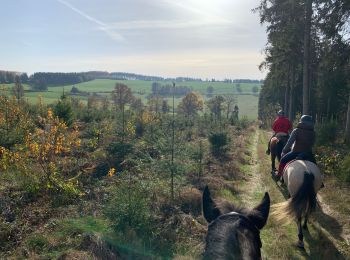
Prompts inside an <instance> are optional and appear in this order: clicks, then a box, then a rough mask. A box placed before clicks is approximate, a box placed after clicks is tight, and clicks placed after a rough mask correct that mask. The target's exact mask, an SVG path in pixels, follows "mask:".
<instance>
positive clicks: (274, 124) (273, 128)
mask: <svg viewBox="0 0 350 260" xmlns="http://www.w3.org/2000/svg"><path fill="white" fill-rule="evenodd" d="M277 121H278V119H276V120H275V121H274V122H273V124H272V130H273V131H274V132H275V133H276V126H277Z"/></svg>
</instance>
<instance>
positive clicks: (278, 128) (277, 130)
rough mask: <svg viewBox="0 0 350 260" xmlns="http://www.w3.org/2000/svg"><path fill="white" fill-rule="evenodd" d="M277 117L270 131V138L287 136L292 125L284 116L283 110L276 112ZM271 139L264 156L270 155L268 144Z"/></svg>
mask: <svg viewBox="0 0 350 260" xmlns="http://www.w3.org/2000/svg"><path fill="white" fill-rule="evenodd" d="M277 116H278V117H277V118H276V119H275V121H274V122H273V125H272V130H273V132H274V134H273V136H272V137H274V136H276V135H284V136H288V134H289V131H290V130H291V129H292V123H291V122H290V121H289V119H288V118H287V117H286V116H284V111H283V110H280V111H278V112H277ZM272 137H271V138H270V141H269V144H268V146H267V150H266V154H270V143H271V139H272Z"/></svg>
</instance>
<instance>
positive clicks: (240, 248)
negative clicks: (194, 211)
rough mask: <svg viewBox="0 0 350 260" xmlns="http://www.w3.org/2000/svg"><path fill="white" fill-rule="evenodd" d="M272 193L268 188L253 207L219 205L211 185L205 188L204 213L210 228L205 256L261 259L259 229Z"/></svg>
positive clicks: (264, 220)
mask: <svg viewBox="0 0 350 260" xmlns="http://www.w3.org/2000/svg"><path fill="white" fill-rule="evenodd" d="M269 210H270V197H269V194H268V193H267V192H266V193H265V196H264V198H263V199H262V201H261V203H260V204H259V205H257V206H256V207H255V208H253V209H250V210H249V209H245V208H238V207H235V206H234V205H233V204H230V203H228V202H226V204H221V205H217V204H216V203H215V202H214V201H213V200H212V198H211V195H210V192H209V188H208V186H206V187H205V189H204V192H203V215H204V218H205V219H206V220H207V222H208V232H207V236H206V239H205V240H206V245H205V252H204V255H203V259H261V251H260V248H261V246H262V244H261V240H260V229H262V228H263V227H264V226H265V224H266V221H267V218H268V215H269Z"/></svg>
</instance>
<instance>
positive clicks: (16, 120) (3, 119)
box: [0, 96, 34, 148]
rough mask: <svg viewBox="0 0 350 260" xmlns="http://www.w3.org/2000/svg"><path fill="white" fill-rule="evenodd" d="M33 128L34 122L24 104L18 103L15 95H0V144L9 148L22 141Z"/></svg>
mask: <svg viewBox="0 0 350 260" xmlns="http://www.w3.org/2000/svg"><path fill="white" fill-rule="evenodd" d="M33 128H34V123H33V121H32V119H31V116H30V114H29V113H28V112H27V111H26V109H25V104H23V103H22V104H18V102H17V100H16V99H15V97H13V98H8V97H4V96H0V146H3V147H7V148H10V147H13V146H14V145H15V144H19V143H23V142H24V139H25V136H26V135H27V134H28V133H29V132H30V131H31V130H32V129H33Z"/></svg>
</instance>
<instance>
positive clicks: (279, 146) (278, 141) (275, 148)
mask: <svg viewBox="0 0 350 260" xmlns="http://www.w3.org/2000/svg"><path fill="white" fill-rule="evenodd" d="M287 141H288V136H287V135H281V134H276V136H274V137H272V138H271V141H270V152H271V171H272V173H275V171H276V164H275V161H276V157H277V160H278V162H279V161H281V154H282V150H283V147H284V146H285V145H286V143H287Z"/></svg>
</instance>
